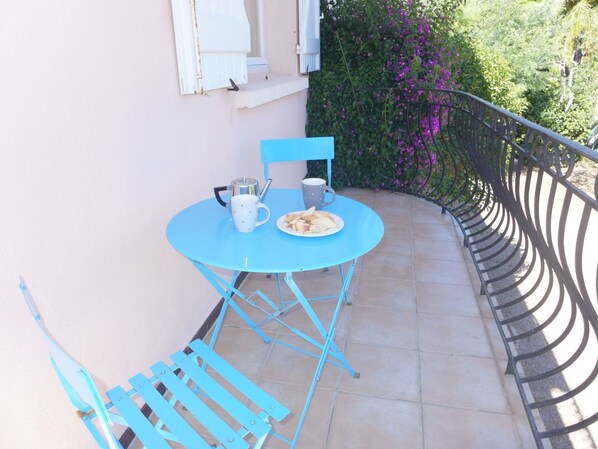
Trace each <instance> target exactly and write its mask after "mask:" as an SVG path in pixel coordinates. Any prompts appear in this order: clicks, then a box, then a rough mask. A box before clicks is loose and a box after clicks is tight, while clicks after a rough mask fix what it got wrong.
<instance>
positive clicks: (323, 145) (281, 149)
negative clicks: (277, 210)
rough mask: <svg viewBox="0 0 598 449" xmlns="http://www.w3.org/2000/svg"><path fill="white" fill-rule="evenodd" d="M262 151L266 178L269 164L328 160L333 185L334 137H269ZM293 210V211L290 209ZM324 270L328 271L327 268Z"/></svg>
mask: <svg viewBox="0 0 598 449" xmlns="http://www.w3.org/2000/svg"><path fill="white" fill-rule="evenodd" d="M260 153H261V160H262V164H263V165H264V179H269V178H270V176H269V164H271V163H276V162H294V161H320V160H325V161H326V174H327V180H326V181H327V183H328V186H329V187H332V160H333V159H334V137H332V136H327V137H300V138H291V139H269V140H262V141H261V142H260ZM289 212H291V211H289ZM338 268H339V272H340V275H341V282H342V283H343V284H344V281H345V276H344V273H343V267H342V265H339V266H338ZM324 271H328V268H325V269H324ZM276 279H277V282H278V293H279V297H280V302H281V307H282V304H283V303H284V299H283V293H282V284H281V282H280V275H279V274H277V275H276ZM344 297H345V303H347V304H348V303H349V299H348V297H347V292H344Z"/></svg>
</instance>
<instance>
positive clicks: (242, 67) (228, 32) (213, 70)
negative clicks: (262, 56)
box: [172, 0, 251, 94]
mask: <svg viewBox="0 0 598 449" xmlns="http://www.w3.org/2000/svg"><path fill="white" fill-rule="evenodd" d="M172 14H173V22H174V30H175V40H176V51H177V62H178V66H179V80H180V89H181V94H194V93H203V92H205V91H208V90H213V89H219V88H222V87H227V86H230V81H229V79H232V80H233V81H234V82H235V83H236V84H246V83H247V53H248V52H249V50H250V46H251V40H250V35H249V22H248V21H247V14H246V12H245V4H244V2H243V0H172Z"/></svg>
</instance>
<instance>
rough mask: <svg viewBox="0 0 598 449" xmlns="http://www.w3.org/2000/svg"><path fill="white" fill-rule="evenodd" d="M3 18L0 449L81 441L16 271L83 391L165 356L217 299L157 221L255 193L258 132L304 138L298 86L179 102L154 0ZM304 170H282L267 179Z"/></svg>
mask: <svg viewBox="0 0 598 449" xmlns="http://www.w3.org/2000/svg"><path fill="white" fill-rule="evenodd" d="M283 5H286V6H287V8H286V9H283V10H281V9H280V8H281V7H282V6H283ZM7 8H8V10H6V9H7ZM2 9H3V13H2V15H1V17H2V18H1V19H0V23H1V24H2V25H1V26H0V60H1V63H0V65H1V68H0V86H1V88H0V137H1V143H0V213H1V219H0V292H1V300H0V356H1V360H2V370H0V383H1V384H2V387H3V406H2V408H1V411H0V423H2V424H1V428H2V432H0V447H3V448H15V449H16V448H19V449H21V448H23V449H28V448H32V449H38V448H42V447H43V448H44V449H54V448H56V449H57V448H92V447H95V444H94V442H93V440H92V439H91V437H90V436H89V434H88V433H87V431H86V430H85V428H84V426H83V425H82V424H81V423H80V422H78V419H77V418H76V417H75V414H74V411H73V409H72V407H71V406H70V404H69V403H68V401H67V399H66V396H65V394H64V392H63V390H62V388H61V386H60V384H59V381H58V378H57V377H56V375H55V373H54V372H53V370H52V368H51V366H50V363H49V361H48V357H47V353H46V351H45V348H44V347H43V342H42V339H41V335H40V333H39V331H38V329H37V328H36V326H35V324H34V323H33V320H32V319H31V318H30V316H29V313H28V311H27V309H26V307H25V304H24V302H23V300H22V297H21V295H20V292H19V290H18V277H19V275H20V274H22V275H23V276H24V277H25V278H26V280H27V281H28V284H29V287H30V289H31V291H32V293H33V295H34V297H35V298H36V300H37V302H38V305H39V307H40V309H41V311H42V313H43V315H44V317H45V320H46V324H47V326H48V327H49V329H50V330H51V331H52V332H53V334H54V335H55V336H56V337H57V339H58V340H59V341H61V342H62V343H63V344H64V346H65V347H66V348H67V350H68V351H69V352H70V353H71V354H72V355H73V356H74V357H75V358H77V359H78V361H79V362H80V363H81V364H83V365H84V366H86V367H87V368H88V369H90V370H91V371H92V372H93V373H94V374H95V375H96V376H97V381H98V386H99V388H100V390H103V389H105V388H106V387H108V386H111V385H113V384H115V383H126V380H127V378H128V377H129V376H130V375H132V374H134V373H136V372H137V371H136V370H139V369H143V368H144V367H147V366H148V365H149V364H150V363H152V362H154V361H156V360H157V359H161V358H165V357H167V355H168V354H169V353H170V352H171V351H174V350H176V349H179V348H180V347H182V346H184V345H185V344H186V343H187V342H188V341H189V340H190V339H191V338H192V336H193V335H194V334H195V332H196V331H197V329H198V328H199V326H200V325H201V324H202V323H203V321H204V320H205V318H206V317H207V315H208V314H209V312H210V311H211V309H212V308H213V307H214V305H215V304H216V302H217V301H218V299H219V298H218V295H217V294H216V293H215V292H214V291H213V290H212V288H211V287H209V285H208V284H207V282H206V281H204V280H203V278H202V277H201V276H200V274H199V272H197V270H196V269H195V268H193V267H192V265H191V264H190V263H189V262H188V261H186V260H185V259H184V258H183V257H182V256H181V255H179V254H178V253H176V252H175V251H174V249H172V248H171V247H170V246H169V244H168V242H167V240H166V237H165V228H166V225H167V223H168V221H169V219H170V218H171V217H172V216H173V215H174V214H175V213H176V212H178V211H179V210H181V209H182V208H184V207H186V206H187V205H190V204H192V203H194V202H197V201H199V200H202V199H204V198H207V197H209V196H211V195H212V188H213V187H214V186H217V185H223V184H226V183H228V182H229V181H230V180H232V179H233V178H235V177H238V176H243V175H245V176H254V177H257V178H258V179H259V180H260V182H261V183H262V182H263V179H262V166H261V163H260V160H259V140H260V139H262V138H277V137H301V136H303V135H305V134H304V133H305V131H304V129H305V99H306V92H305V91H301V92H299V93H295V94H293V95H290V96H286V97H284V98H280V99H278V100H275V101H272V102H269V103H267V104H265V105H263V106H260V107H257V108H253V109H246V108H245V109H237V108H236V107H235V101H234V95H235V93H234V92H228V91H226V90H217V91H213V92H210V93H208V95H203V96H200V95H191V96H181V95H179V87H178V74H177V67H176V54H175V46H174V37H173V29H172V16H171V6H170V1H169V0H161V1H157V2H147V1H141V0H135V1H130V2H122V1H116V0H107V1H104V2H95V3H94V2H78V1H73V0H66V1H62V2H59V3H55V2H54V3H52V2H46V1H42V0H31V1H27V2H18V1H9V2H8V4H5V5H3V8H2ZM266 11H267V14H277V15H279V18H280V14H283V17H284V19H283V23H284V24H285V27H284V28H277V29H276V30H273V29H272V28H270V29H269V31H268V32H267V39H268V42H269V44H268V51H269V54H268V57H269V59H270V60H271V61H273V66H277V67H276V69H277V70H281V71H283V72H286V73H292V72H293V71H295V72H296V56H295V55H294V54H293V53H290V54H289V53H288V48H287V46H288V45H292V46H294V43H295V39H296V34H297V32H296V29H295V28H296V25H295V24H296V6H295V4H294V2H293V1H289V0H284V1H280V4H277V2H276V1H274V0H272V1H271V0H267V1H266ZM279 20H280V19H279ZM274 42H276V44H274ZM285 43H286V45H285ZM293 61H295V62H293ZM303 170H304V166H293V167H290V168H287V169H286V171H282V172H280V173H281V174H278V175H277V178H276V179H275V181H274V183H273V187H284V186H288V185H293V182H291V181H289V179H290V178H291V177H300V176H301V175H302V171H303Z"/></svg>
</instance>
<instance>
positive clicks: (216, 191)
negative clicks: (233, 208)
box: [214, 186, 228, 207]
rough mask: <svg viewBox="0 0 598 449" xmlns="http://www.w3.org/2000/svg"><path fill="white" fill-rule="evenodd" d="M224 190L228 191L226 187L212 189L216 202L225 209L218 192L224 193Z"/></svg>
mask: <svg viewBox="0 0 598 449" xmlns="http://www.w3.org/2000/svg"><path fill="white" fill-rule="evenodd" d="M225 190H228V186H220V187H214V196H215V197H216V201H218V202H219V203H220V204H221V205H222V206H224V207H226V203H225V202H224V200H223V199H222V197H221V196H220V192H224V191H225Z"/></svg>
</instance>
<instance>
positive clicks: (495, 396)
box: [420, 352, 509, 413]
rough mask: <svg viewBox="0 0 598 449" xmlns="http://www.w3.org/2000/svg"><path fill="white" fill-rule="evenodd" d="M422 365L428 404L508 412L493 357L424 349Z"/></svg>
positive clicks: (421, 358)
mask: <svg viewBox="0 0 598 449" xmlns="http://www.w3.org/2000/svg"><path fill="white" fill-rule="evenodd" d="M420 369H421V383H422V401H423V402H424V403H425V404H435V405H446V406H454V407H461V408H470V409H475V410H486V411H494V412H500V413H508V412H509V407H508V404H507V401H506V399H505V395H504V392H503V389H502V384H501V380H500V377H499V375H498V372H497V368H496V364H495V361H494V360H493V359H486V358H480V357H469V356H462V355H450V354H435V353H427V352H422V353H420Z"/></svg>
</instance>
